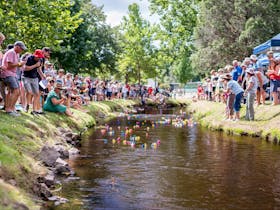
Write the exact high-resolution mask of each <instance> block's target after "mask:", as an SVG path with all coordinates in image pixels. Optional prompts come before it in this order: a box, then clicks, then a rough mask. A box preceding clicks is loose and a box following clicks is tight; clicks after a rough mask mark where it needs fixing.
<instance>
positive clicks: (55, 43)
mask: <svg viewBox="0 0 280 210" xmlns="http://www.w3.org/2000/svg"><path fill="white" fill-rule="evenodd" d="M70 7H71V1H70V0H37V1H28V0H18V1H12V0H6V1H0V19H1V21H0V28H1V31H2V32H3V33H4V34H5V35H6V38H7V40H6V43H14V42H15V41H16V40H22V41H24V42H25V43H26V45H27V47H28V48H29V49H36V48H41V47H44V46H49V47H52V48H57V49H59V44H60V43H61V42H62V40H63V39H65V38H67V37H69V36H71V33H73V32H74V31H75V29H76V28H77V27H78V26H79V24H80V23H81V21H82V19H80V17H79V13H77V14H75V15H71V13H70Z"/></svg>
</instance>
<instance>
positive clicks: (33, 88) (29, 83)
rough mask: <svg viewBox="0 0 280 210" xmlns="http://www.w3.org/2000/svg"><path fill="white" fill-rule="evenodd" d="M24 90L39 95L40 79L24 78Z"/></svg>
mask: <svg viewBox="0 0 280 210" xmlns="http://www.w3.org/2000/svg"><path fill="white" fill-rule="evenodd" d="M23 84H24V88H25V90H26V91H27V92H29V93H33V94H38V93H39V81H38V78H28V77H24V78H23Z"/></svg>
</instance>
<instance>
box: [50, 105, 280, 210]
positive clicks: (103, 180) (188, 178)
mask: <svg viewBox="0 0 280 210" xmlns="http://www.w3.org/2000/svg"><path fill="white" fill-rule="evenodd" d="M153 114H156V115H147V114H143V115H134V116H133V115H132V116H129V117H127V116H126V117H119V118H117V119H115V120H114V121H112V122H110V123H109V125H108V128H109V127H111V129H112V130H111V132H110V128H109V129H108V131H106V132H105V129H104V128H103V129H96V130H94V132H92V135H91V136H90V137H89V138H88V139H87V140H85V141H84V142H83V145H82V147H81V148H80V149H81V154H80V155H79V156H77V157H75V158H72V159H71V160H70V165H71V167H72V168H73V169H74V171H75V172H76V174H75V176H73V177H69V178H67V179H66V180H63V182H62V190H61V192H60V196H62V197H65V198H67V199H69V200H70V202H69V203H67V204H63V205H60V206H57V207H54V208H52V209H55V210H61V209H69V210H70V209H71V210H73V209H74V210H76V209H77V210H78V209H110V210H111V209H121V210H122V209H124V210H125V209H171V210H176V209H178V210H180V209H187V210H207V209H219V210H221V209H232V210H238V209H254V210H256V209H265V210H267V209H280V147H279V146H277V145H273V144H270V143H267V142H265V141H261V140H259V139H254V138H247V137H237V136H227V135H226V134H225V133H222V132H211V131H209V130H206V129H204V128H202V127H200V126H199V125H196V124H195V123H189V125H184V126H183V127H180V126H177V125H174V124H173V125H172V124H170V123H164V122H168V120H167V119H174V118H175V114H178V112H177V111H176V110H167V111H166V110H163V111H161V112H160V113H155V112H154V113H153ZM158 114H161V115H158ZM186 118H190V117H189V116H188V117H186ZM154 125H155V126H154ZM135 126H137V127H138V128H135ZM125 127H129V128H131V129H133V132H132V134H131V136H133V135H135V136H140V141H139V139H137V140H138V141H136V145H135V147H132V146H131V145H124V144H123V143H125V142H123V140H124V139H125V137H124V136H123V135H124V132H125ZM133 127H134V128H135V129H134V128H133ZM147 127H149V128H148V129H147ZM147 130H148V131H147ZM113 131H114V132H115V133H114V135H113ZM147 133H148V134H147ZM110 135H111V136H110ZM118 137H121V141H120V142H119V143H118V141H117V138H118ZM137 138H139V137H137ZM112 139H115V141H114V140H113V141H112ZM127 139H129V136H128V137H127ZM158 140H159V141H160V143H159V142H158V143H159V144H158V145H157V146H155V145H156V144H153V147H151V144H152V143H156V142H157V141H158ZM145 143H146V145H147V147H146V148H145Z"/></svg>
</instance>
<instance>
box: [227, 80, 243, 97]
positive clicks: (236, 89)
mask: <svg viewBox="0 0 280 210" xmlns="http://www.w3.org/2000/svg"><path fill="white" fill-rule="evenodd" d="M227 88H228V89H230V90H231V92H232V93H233V94H235V95H237V94H238V93H241V92H244V90H243V89H242V87H240V85H239V84H238V82H236V81H234V80H230V81H229V82H228V83H227Z"/></svg>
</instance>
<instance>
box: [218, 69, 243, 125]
mask: <svg viewBox="0 0 280 210" xmlns="http://www.w3.org/2000/svg"><path fill="white" fill-rule="evenodd" d="M223 80H224V84H225V86H226V90H225V92H226V93H230V92H231V93H233V94H234V95H235V98H234V104H233V109H234V113H235V120H236V121H238V120H239V119H240V114H239V112H240V108H241V99H242V97H243V93H244V90H243V89H242V88H241V86H240V85H239V84H238V82H237V81H235V80H233V79H232V76H231V75H230V74H226V75H224V76H223Z"/></svg>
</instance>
